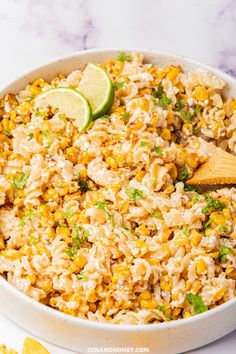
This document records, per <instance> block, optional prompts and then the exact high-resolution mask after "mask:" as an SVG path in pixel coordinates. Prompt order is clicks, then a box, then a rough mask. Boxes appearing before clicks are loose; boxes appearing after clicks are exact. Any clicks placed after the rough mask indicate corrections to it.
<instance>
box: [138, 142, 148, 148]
mask: <svg viewBox="0 0 236 354" xmlns="http://www.w3.org/2000/svg"><path fill="white" fill-rule="evenodd" d="M140 144H141V146H142V147H145V146H148V143H147V142H146V141H141V143H140Z"/></svg>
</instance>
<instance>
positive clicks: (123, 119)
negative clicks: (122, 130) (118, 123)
mask: <svg viewBox="0 0 236 354" xmlns="http://www.w3.org/2000/svg"><path fill="white" fill-rule="evenodd" d="M129 116H130V113H129V112H124V113H123V114H122V115H121V117H120V119H121V120H122V121H123V122H124V123H126V122H127V121H128V119H129Z"/></svg>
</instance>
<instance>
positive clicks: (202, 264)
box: [196, 258, 206, 275]
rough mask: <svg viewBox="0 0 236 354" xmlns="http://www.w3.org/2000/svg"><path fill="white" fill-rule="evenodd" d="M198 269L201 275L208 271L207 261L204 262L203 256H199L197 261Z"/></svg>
mask: <svg viewBox="0 0 236 354" xmlns="http://www.w3.org/2000/svg"><path fill="white" fill-rule="evenodd" d="M196 271H197V274H198V275H201V274H203V273H204V272H206V263H205V262H204V260H203V259H202V258H199V259H198V260H197V261H196Z"/></svg>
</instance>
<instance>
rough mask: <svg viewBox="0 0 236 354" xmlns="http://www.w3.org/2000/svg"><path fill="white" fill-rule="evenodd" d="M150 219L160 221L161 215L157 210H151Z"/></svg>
mask: <svg viewBox="0 0 236 354" xmlns="http://www.w3.org/2000/svg"><path fill="white" fill-rule="evenodd" d="M151 217H152V218H155V219H161V217H162V216H161V213H160V212H159V211H157V210H152V211H151Z"/></svg>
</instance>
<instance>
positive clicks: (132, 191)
mask: <svg viewBox="0 0 236 354" xmlns="http://www.w3.org/2000/svg"><path fill="white" fill-rule="evenodd" d="M125 192H126V194H127V195H128V196H129V197H130V199H131V200H132V201H133V202H136V201H137V200H139V199H143V198H145V197H146V195H145V193H144V192H143V191H141V190H139V189H137V188H133V187H130V188H126V190H125Z"/></svg>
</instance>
